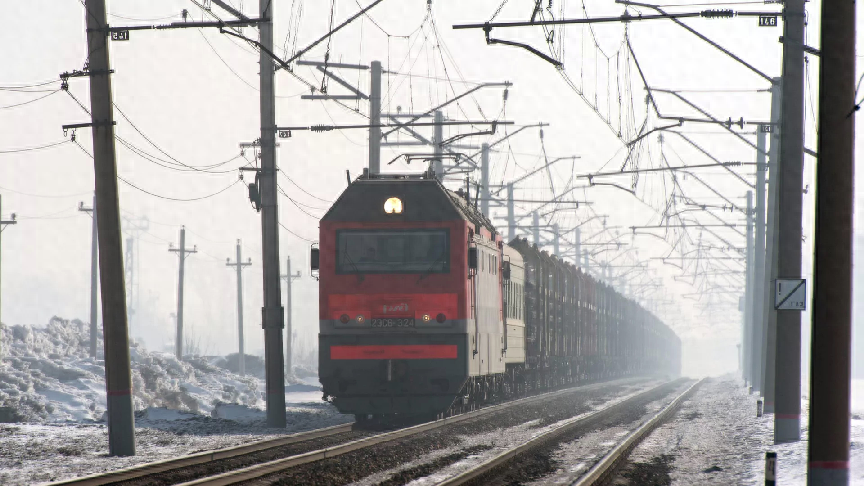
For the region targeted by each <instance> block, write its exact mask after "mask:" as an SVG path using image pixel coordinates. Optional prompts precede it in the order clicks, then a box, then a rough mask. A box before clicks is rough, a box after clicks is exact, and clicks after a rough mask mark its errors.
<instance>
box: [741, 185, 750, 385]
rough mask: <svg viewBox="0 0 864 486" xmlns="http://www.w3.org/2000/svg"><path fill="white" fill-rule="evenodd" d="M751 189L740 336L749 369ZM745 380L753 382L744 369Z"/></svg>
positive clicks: (746, 367) (748, 203)
mask: <svg viewBox="0 0 864 486" xmlns="http://www.w3.org/2000/svg"><path fill="white" fill-rule="evenodd" d="M752 214H753V191H747V236H746V238H747V247H746V248H747V249H746V252H745V254H744V258H745V260H746V264H745V266H744V269H745V270H744V309H742V310H743V313H742V314H741V316H742V319H741V321H742V324H743V326H742V327H743V329H742V333H741V336H742V337H743V341H744V342H743V344H744V370H749V369H750V359H751V355H750V354H751V353H750V350H751V348H752V347H753V342H752V340H751V336H752V335H753V319H752V316H753V312H752V308H753V217H752ZM744 377H745V379H746V380H748V381H749V382H750V384H752V383H753V377H752V376H750V374H749V373H747V372H746V371H745V373H744Z"/></svg>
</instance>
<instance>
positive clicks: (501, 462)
mask: <svg viewBox="0 0 864 486" xmlns="http://www.w3.org/2000/svg"><path fill="white" fill-rule="evenodd" d="M702 381H703V380H699V381H697V382H696V383H693V384H692V385H690V386H689V387H687V388H686V389H685V390H684V391H683V392H682V393H680V394H679V395H678V396H677V397H675V398H674V399H673V400H672V401H671V402H670V403H669V404H668V405H666V406H665V407H662V408H661V409H660V410H659V411H658V412H657V413H655V414H653V416H652V417H650V418H649V419H648V420H646V421H644V422H643V423H642V424H641V425H640V426H639V427H638V428H637V429H636V430H634V431H633V432H631V433H630V434H628V435H627V436H626V437H625V438H624V439H623V440H621V441H620V442H618V443H617V444H615V446H614V447H613V448H612V450H611V451H609V452H608V453H607V454H605V455H604V456H603V457H602V458H601V459H600V460H599V461H598V462H597V463H595V464H594V465H593V466H592V467H591V468H590V469H588V470H587V471H581V472H580V473H577V474H575V475H573V476H572V477H570V478H568V479H569V480H568V481H566V482H561V481H556V484H570V485H571V486H595V485H602V484H606V482H607V481H608V480H609V478H610V477H611V476H612V475H613V474H614V472H615V471H616V470H617V468H618V467H619V466H620V465H621V463H622V462H623V461H624V460H626V458H627V456H628V455H629V454H630V452H631V451H632V450H633V449H634V448H635V447H636V446H637V445H639V443H640V442H641V441H642V440H643V439H644V438H646V437H647V436H648V435H649V434H650V433H651V431H653V430H654V429H655V428H656V427H657V426H658V425H660V424H661V423H662V422H663V421H664V420H666V419H667V418H669V417H670V416H671V415H672V414H673V413H675V411H676V410H677V409H678V407H679V406H680V405H681V403H683V402H684V401H685V400H687V399H688V398H689V397H690V395H691V394H692V393H693V392H694V391H695V389H696V387H697V386H698V385H699V384H701V383H702ZM662 386H663V385H660V386H658V387H656V388H653V389H650V390H646V391H643V392H640V393H637V394H633V395H631V396H629V397H626V398H624V399H622V400H618V401H616V402H615V403H612V404H610V405H608V406H606V407H604V408H602V409H599V410H596V411H594V412H590V413H587V414H583V415H580V416H577V417H573V418H572V419H569V420H565V421H563V422H561V423H559V424H558V425H557V426H556V427H554V428H551V429H549V430H547V431H545V432H543V433H541V434H538V435H536V436H534V437H532V438H531V439H530V440H528V441H526V442H523V443H522V444H519V445H518V446H515V447H511V448H509V449H507V450H505V451H504V452H501V453H499V454H497V455H496V456H494V457H492V458H490V459H487V460H486V461H484V462H482V463H480V464H478V465H476V466H474V467H472V468H471V469H469V470H467V471H464V472H462V473H460V474H458V475H456V476H453V477H451V478H449V479H446V480H444V481H441V482H438V483H437V484H438V486H462V485H469V484H497V483H498V482H499V481H496V480H494V474H493V473H494V471H495V470H496V469H499V468H502V467H505V466H506V465H507V464H508V463H509V462H511V461H513V460H514V459H515V458H517V457H518V456H520V455H521V454H524V453H526V452H529V451H531V450H532V449H535V448H540V447H548V446H549V445H550V443H551V444H554V443H555V441H556V439H557V438H559V437H560V436H562V435H565V434H566V433H567V432H568V431H569V430H571V429H574V428H576V427H579V426H584V425H586V424H589V423H591V422H596V421H598V420H600V419H601V418H603V417H604V416H606V415H609V414H611V413H614V412H616V411H617V410H619V409H621V408H623V407H626V406H628V405H629V404H631V403H633V402H638V401H639V400H640V399H643V398H644V397H646V396H649V395H651V394H652V393H653V392H655V391H656V390H657V389H659V388H661V387H662ZM510 479H512V478H510Z"/></svg>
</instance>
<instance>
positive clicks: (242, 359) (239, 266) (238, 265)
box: [225, 240, 252, 376]
mask: <svg viewBox="0 0 864 486" xmlns="http://www.w3.org/2000/svg"><path fill="white" fill-rule="evenodd" d="M250 265H252V259H251V258H250V259H249V260H248V261H246V262H244V261H243V255H242V254H241V248H240V240H237V260H236V261H235V262H234V263H231V259H230V258H226V259H225V266H226V267H235V269H236V270H237V337H238V341H239V342H238V344H239V348H238V349H239V351H238V357H237V362H238V363H239V364H238V367H239V371H240V376H243V375H245V374H246V353H245V352H244V349H243V267H248V266H250Z"/></svg>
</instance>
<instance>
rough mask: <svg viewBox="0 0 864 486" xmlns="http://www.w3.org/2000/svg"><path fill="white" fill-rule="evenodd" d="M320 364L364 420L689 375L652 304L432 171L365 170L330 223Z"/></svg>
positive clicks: (346, 408) (332, 393) (318, 254)
mask: <svg viewBox="0 0 864 486" xmlns="http://www.w3.org/2000/svg"><path fill="white" fill-rule="evenodd" d="M312 267H313V269H314V270H317V271H318V277H319V281H320V283H319V289H320V300H319V313H320V333H319V348H318V349H319V377H320V381H321V384H322V385H323V393H324V398H325V400H328V401H331V402H332V403H333V404H334V405H335V406H336V407H337V408H338V409H339V411H340V412H342V413H346V414H354V415H355V416H356V417H357V419H358V421H362V420H367V419H370V418H373V417H381V416H392V415H424V416H431V415H436V416H442V415H444V414H448V413H450V414H452V413H458V412H461V411H464V410H466V409H470V408H473V407H476V406H477V405H480V404H483V403H486V402H490V401H499V400H504V399H509V398H512V397H517V396H522V395H524V394H527V393H531V392H533V391H537V390H542V389H552V388H556V387H562V386H566V385H568V384H572V383H577V382H580V381H584V380H603V379H612V378H616V377H623V376H632V375H636V374H665V375H677V374H678V372H679V370H680V356H681V341H680V340H679V339H678V337H677V336H676V335H675V333H674V332H673V331H672V330H671V329H669V328H668V327H667V326H666V325H664V324H663V323H662V322H661V321H660V320H659V319H657V318H656V317H655V316H654V315H652V314H651V313H650V312H648V311H646V310H645V309H643V308H642V307H640V306H639V305H638V304H637V303H635V302H633V301H632V300H629V299H627V298H625V297H624V296H622V295H621V294H619V293H617V292H616V291H615V290H614V289H613V288H612V287H609V286H607V285H604V284H603V283H601V282H599V281H597V280H596V279H594V278H593V277H591V276H590V275H588V274H586V273H584V272H582V271H581V270H580V269H579V268H577V267H575V266H573V265H572V264H570V263H568V262H565V261H563V260H561V259H559V258H557V257H555V256H553V255H550V254H548V253H547V252H546V251H541V250H539V249H538V248H537V247H536V245H532V244H529V243H528V242H527V241H526V240H524V239H520V238H517V239H515V240H514V241H511V242H509V243H505V242H504V241H503V239H502V235H501V234H500V233H499V232H498V231H497V230H496V229H495V227H494V226H493V225H492V223H491V222H490V221H489V219H488V218H487V217H485V216H484V215H483V214H482V212H480V211H479V210H478V209H477V207H476V202H474V203H472V201H471V198H470V195H469V193H468V191H462V190H459V191H451V190H448V189H446V188H445V187H444V186H443V185H442V184H441V182H439V181H438V179H437V178H436V177H435V176H434V174H433V173H432V172H431V171H427V172H425V173H423V174H417V175H370V174H369V173H368V172H364V174H363V175H362V176H360V177H359V178H357V179H356V180H355V181H353V182H351V183H350V184H349V186H348V188H347V189H346V190H345V191H344V192H343V193H342V195H341V196H340V197H339V198H338V200H337V201H336V202H335V203H334V204H333V206H332V207H331V208H330V209H329V211H328V212H327V213H326V214H325V216H324V217H323V218H322V219H321V223H320V241H319V246H318V248H313V250H312Z"/></svg>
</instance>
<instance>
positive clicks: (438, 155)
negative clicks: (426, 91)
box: [432, 110, 471, 191]
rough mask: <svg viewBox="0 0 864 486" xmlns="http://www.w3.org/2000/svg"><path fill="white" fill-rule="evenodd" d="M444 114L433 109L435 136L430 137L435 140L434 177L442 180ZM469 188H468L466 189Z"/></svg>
mask: <svg viewBox="0 0 864 486" xmlns="http://www.w3.org/2000/svg"><path fill="white" fill-rule="evenodd" d="M443 122H444V114H443V113H441V111H440V110H435V136H434V138H433V139H432V141H433V142H435V159H434V160H435V166H434V169H435V177H437V178H438V180H439V181H443V180H444V159H443V155H444V125H442V123H443ZM468 190H469V191H470V190H471V189H470V188H469V189H468Z"/></svg>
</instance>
